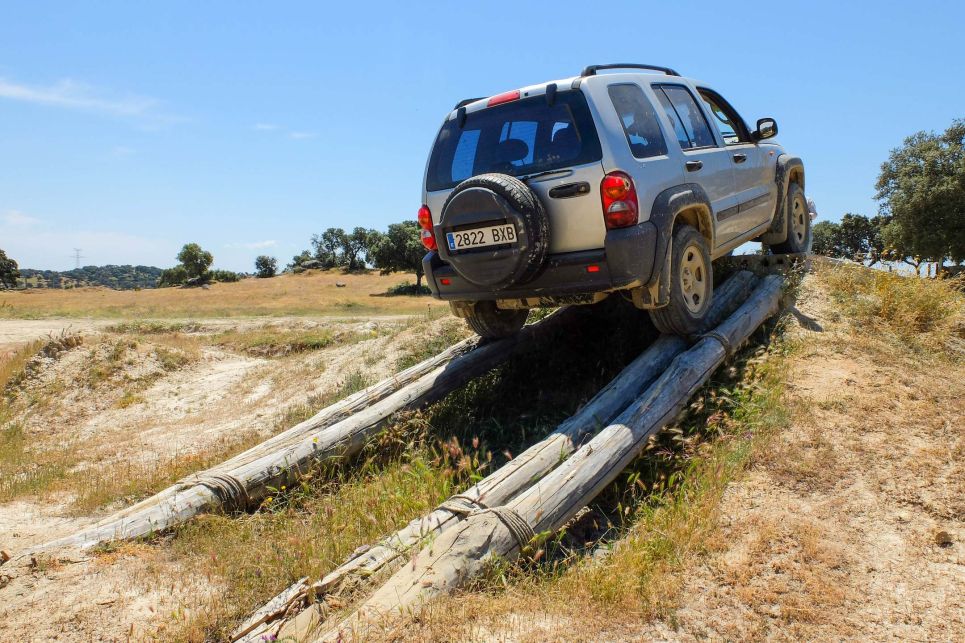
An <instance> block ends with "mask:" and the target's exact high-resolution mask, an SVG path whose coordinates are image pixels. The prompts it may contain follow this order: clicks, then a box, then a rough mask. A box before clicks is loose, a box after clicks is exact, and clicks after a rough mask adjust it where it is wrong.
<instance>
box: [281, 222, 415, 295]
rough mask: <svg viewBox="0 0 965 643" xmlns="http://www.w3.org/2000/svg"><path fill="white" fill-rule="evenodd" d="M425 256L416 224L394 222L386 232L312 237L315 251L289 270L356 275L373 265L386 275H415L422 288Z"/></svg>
mask: <svg viewBox="0 0 965 643" xmlns="http://www.w3.org/2000/svg"><path fill="white" fill-rule="evenodd" d="M425 254H426V249H425V248H424V247H423V246H422V242H421V241H420V240H419V225H418V223H416V222H415V221H402V222H401V223H393V224H391V225H390V226H389V227H388V229H387V230H386V231H385V232H379V231H378V230H372V229H369V228H362V227H357V228H354V229H353V230H352V231H351V232H346V231H345V230H343V229H342V228H328V229H327V230H325V231H324V232H322V233H321V234H316V235H312V239H311V248H310V249H308V250H304V251H302V252H301V253H300V254H297V255H295V256H294V257H292V261H291V263H290V264H288V267H287V269H288V270H292V271H294V272H301V271H304V270H307V269H311V268H321V269H332V268H341V269H343V270H345V271H346V272H355V271H359V270H364V269H366V268H367V267H368V266H372V267H373V268H376V269H377V270H379V271H380V272H381V273H382V274H388V273H391V272H412V273H414V274H415V276H416V287H417V288H421V286H422V277H423V271H422V258H423V257H424V256H425Z"/></svg>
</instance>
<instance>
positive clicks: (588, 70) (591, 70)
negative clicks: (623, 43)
mask: <svg viewBox="0 0 965 643" xmlns="http://www.w3.org/2000/svg"><path fill="white" fill-rule="evenodd" d="M601 69H649V70H651V71H662V72H663V73H665V74H667V75H668V76H679V75H680V74H678V73H677V72H676V71H674V70H673V69H671V68H670V67H660V66H658V65H641V64H638V63H613V64H610V65H590V66H588V67H585V68H584V69H583V72H582V73H580V77H581V78H582V77H584V76H596V72H598V71H600V70H601Z"/></svg>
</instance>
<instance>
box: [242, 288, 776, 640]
mask: <svg viewBox="0 0 965 643" xmlns="http://www.w3.org/2000/svg"><path fill="white" fill-rule="evenodd" d="M756 283H757V278H756V277H755V276H754V275H753V274H752V273H750V272H746V271H742V272H738V273H736V274H735V275H733V276H732V277H730V278H729V279H728V280H727V281H726V282H725V283H724V284H722V285H721V286H720V288H718V290H717V292H716V293H715V294H714V303H713V307H712V308H711V310H710V311H709V312H708V320H709V322H710V323H711V324H713V323H715V322H716V321H718V320H719V319H720V318H722V317H724V316H725V315H727V314H728V313H730V312H732V311H733V310H734V309H735V308H736V307H737V306H738V305H739V304H740V302H742V301H743V300H744V299H746V298H747V295H748V294H749V293H750V292H751V290H752V289H753V287H754V285H756ZM686 346H687V342H686V341H685V340H683V339H681V338H679V337H673V336H669V335H664V336H661V337H660V338H659V339H658V340H657V341H656V342H654V343H653V344H652V345H651V346H650V347H649V348H648V349H647V350H646V351H644V352H643V353H642V354H641V355H640V356H638V357H637V358H636V359H635V360H634V361H633V362H631V363H630V364H629V365H628V366H627V367H626V368H624V369H623V370H622V371H621V372H620V373H619V374H618V375H617V376H616V377H615V378H614V379H613V380H612V381H610V382H609V383H608V384H607V385H606V386H605V387H604V388H603V389H601V390H600V391H599V392H598V393H597V394H596V395H595V396H594V397H593V398H592V399H591V400H590V401H589V402H587V403H586V404H585V405H584V406H583V407H582V408H581V409H580V410H579V411H578V412H577V413H576V414H574V415H573V416H571V417H570V418H568V419H567V420H565V421H564V422H562V423H561V424H560V425H559V426H558V427H557V428H556V429H555V430H554V431H553V432H552V433H550V434H549V435H548V436H547V437H546V438H544V439H543V440H541V441H540V442H537V443H536V444H534V445H533V446H531V447H530V448H528V449H527V450H526V451H524V452H523V453H521V454H519V456H517V457H516V458H515V459H513V460H511V461H510V462H508V463H507V464H506V465H504V466H503V467H501V468H499V469H498V470H496V471H495V472H493V473H492V474H490V475H489V476H487V477H486V478H484V479H483V480H481V481H480V482H478V483H476V484H475V485H473V486H472V487H470V488H469V489H467V490H466V491H464V492H462V493H460V494H457V495H455V496H453V497H452V498H450V499H449V500H448V501H446V502H445V503H443V504H442V505H441V506H440V507H438V508H436V509H435V510H434V511H433V512H432V513H430V514H428V515H427V516H424V517H422V518H417V519H415V520H413V521H411V522H410V523H409V524H408V525H406V526H405V527H404V528H402V529H401V530H399V531H397V532H395V533H394V534H392V535H390V536H388V537H386V538H384V539H382V540H381V541H380V542H378V543H377V544H375V545H374V546H372V547H368V548H364V549H362V550H360V551H359V552H357V553H356V554H355V555H353V556H352V557H351V558H350V559H349V560H348V561H346V562H345V563H344V564H343V565H341V566H340V567H338V568H337V569H335V570H334V571H332V572H330V573H329V574H327V575H326V576H325V577H324V578H323V579H322V580H321V581H318V582H315V583H309V582H308V581H307V580H306V579H302V580H301V581H299V582H298V583H295V584H294V585H292V586H290V587H289V588H288V589H286V590H285V591H284V592H282V593H281V594H280V595H279V596H277V597H276V598H274V599H272V600H271V601H270V602H269V603H268V604H266V605H265V606H264V607H262V608H261V609H259V610H258V611H256V612H255V613H254V614H253V615H252V616H251V617H249V618H248V619H247V620H246V621H245V623H244V624H242V626H241V627H240V628H239V629H238V630H237V631H236V634H235V640H241V641H246V642H248V641H252V642H253V641H259V640H261V637H263V636H265V635H267V634H269V633H270V634H274V635H275V636H277V637H278V639H294V640H298V639H299V638H301V637H302V636H304V635H305V634H306V633H308V632H310V631H311V630H312V629H314V628H315V627H316V626H318V625H319V624H320V623H321V621H322V620H323V619H324V616H325V607H324V605H323V604H322V603H321V602H318V601H319V599H320V597H322V596H324V595H325V594H327V593H331V592H335V591H337V590H338V589H339V588H340V587H341V586H342V585H343V584H344V583H345V582H346V581H347V580H349V579H350V578H351V579H365V578H370V577H372V576H374V575H375V574H377V573H379V572H382V571H383V570H384V569H385V568H386V567H388V566H390V565H392V564H393V563H396V562H397V561H400V560H401V559H402V558H403V557H404V555H405V553H406V552H408V551H410V550H411V549H412V548H413V547H415V546H418V545H420V544H421V543H424V542H425V541H426V540H427V539H429V538H433V537H435V536H436V535H438V534H439V533H441V532H443V531H444V530H446V529H448V528H449V527H451V526H452V525H454V524H456V523H457V522H458V521H460V520H463V519H465V518H466V517H467V516H468V515H470V514H471V513H472V512H473V510H475V509H480V508H485V507H498V506H501V505H504V504H506V503H507V502H509V501H510V500H512V499H513V498H514V497H516V496H517V495H518V494H520V493H522V492H523V491H525V490H526V489H527V488H529V487H530V486H532V484H533V483H534V482H536V481H537V480H539V479H540V478H542V477H543V476H545V475H546V474H547V473H549V472H550V471H552V470H553V468H554V467H556V466H558V465H559V464H560V463H561V462H562V461H563V459H565V458H567V457H568V456H570V454H572V453H573V451H574V450H575V449H576V448H577V447H579V446H580V444H582V443H583V442H584V441H585V440H586V439H588V438H589V437H590V436H591V435H592V434H593V433H595V432H596V431H597V430H598V429H600V428H601V427H604V426H606V425H607V424H609V422H610V421H611V420H612V419H613V418H615V417H616V416H617V415H618V414H619V413H620V412H621V411H622V410H623V409H625V408H626V407H627V405H629V404H630V403H631V402H632V401H633V400H634V399H636V398H637V397H638V396H639V395H640V394H641V392H642V391H643V390H644V389H645V388H646V387H647V386H648V385H649V384H650V383H651V382H652V381H654V380H655V379H656V378H657V376H658V375H660V373H662V372H663V371H664V370H665V369H666V368H667V367H668V365H669V364H670V362H671V360H673V358H674V357H676V356H677V355H679V354H680V353H681V352H683V350H684V349H685V348H686ZM300 596H301V597H303V598H305V599H306V600H307V599H308V598H309V597H311V598H313V599H314V602H313V603H312V604H309V605H307V607H305V609H304V610H302V609H299V607H300V606H299V605H298V604H297V603H298V599H299V597H300ZM279 618H284V619H285V620H286V621H287V622H284V623H280V624H279V623H273V621H275V620H276V619H279Z"/></svg>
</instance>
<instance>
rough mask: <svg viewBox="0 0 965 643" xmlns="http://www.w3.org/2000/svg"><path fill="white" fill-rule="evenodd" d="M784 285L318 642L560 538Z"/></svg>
mask: <svg viewBox="0 0 965 643" xmlns="http://www.w3.org/2000/svg"><path fill="white" fill-rule="evenodd" d="M782 285H783V279H782V278H781V277H779V276H776V275H774V276H769V277H766V278H765V279H763V280H762V283H761V285H760V286H759V287H758V288H757V290H756V291H755V292H754V294H753V295H752V296H751V297H750V298H749V299H748V300H747V301H746V302H745V303H744V305H742V306H741V307H740V308H739V309H738V310H737V312H736V313H734V314H733V315H732V316H731V317H729V318H728V319H727V320H726V321H725V322H723V323H722V324H721V325H720V326H718V327H717V328H716V329H714V330H713V331H711V332H710V333H708V334H707V335H706V336H704V338H703V339H701V340H700V341H699V342H698V343H697V344H696V345H695V346H694V347H693V348H691V349H690V350H688V351H686V352H684V353H682V354H680V355H678V356H677V357H676V358H675V359H674V360H673V362H672V363H671V365H670V367H669V368H667V370H666V371H665V372H664V373H663V374H662V375H661V376H660V377H659V378H658V379H657V380H656V381H655V382H654V383H653V384H652V385H651V386H650V387H649V388H648V389H647V391H646V392H645V393H644V394H643V395H642V396H640V397H639V398H638V399H637V400H636V401H634V402H633V404H631V405H630V406H629V407H628V408H627V409H626V410H625V411H624V412H623V413H622V414H621V415H620V416H619V417H618V418H617V420H616V421H615V422H614V423H613V424H611V425H610V426H608V427H606V428H605V429H603V430H602V431H600V432H599V433H597V434H596V436H595V437H593V438H592V439H591V440H589V441H588V442H587V443H586V444H584V445H583V446H582V447H580V448H579V449H578V450H577V451H576V452H575V453H574V454H573V455H572V456H571V457H570V458H568V459H567V460H565V461H564V462H563V463H562V464H560V465H559V466H558V467H556V468H555V469H553V471H551V472H550V473H549V474H548V475H546V476H545V477H544V478H543V479H541V480H539V481H538V482H536V483H535V484H534V485H532V486H531V487H529V488H528V489H527V490H526V491H524V492H523V493H521V494H519V495H518V496H516V497H515V498H514V499H513V500H511V501H510V502H509V503H508V504H507V505H505V506H503V507H499V508H491V509H489V510H484V511H479V512H476V513H474V514H472V515H470V516H469V517H468V518H467V519H466V520H464V521H462V522H460V523H458V524H456V525H454V526H453V527H451V528H450V529H447V530H446V531H444V532H442V534H441V535H439V537H438V538H436V539H435V540H434V541H433V542H432V543H431V545H428V546H427V547H425V548H423V549H422V550H421V551H420V552H419V553H418V554H417V555H416V556H415V557H413V559H412V561H411V563H409V564H406V565H405V566H403V567H401V568H400V569H399V571H398V572H396V573H395V575H394V576H392V577H391V578H390V579H389V580H388V581H387V582H386V583H385V584H383V585H382V586H381V587H380V588H379V589H378V590H376V592H375V593H374V594H373V595H372V596H371V597H370V598H369V599H368V600H367V601H366V602H365V603H364V604H363V605H362V606H361V607H360V608H359V609H358V610H356V611H355V612H354V613H352V614H351V615H350V616H348V617H347V618H346V619H344V620H343V621H342V622H341V623H340V624H339V626H338V627H336V628H334V629H332V630H329V631H328V632H325V633H323V634H322V636H321V638H319V639H317V640H325V641H332V640H345V638H361V639H364V638H366V628H367V627H373V624H378V623H380V622H383V623H384V621H385V619H393V618H398V617H399V616H400V615H402V614H405V615H411V614H413V613H416V612H417V611H418V610H419V609H420V607H421V606H422V605H423V604H424V603H425V601H427V600H430V599H431V598H433V597H434V596H437V595H439V594H441V593H443V592H448V591H451V590H453V589H455V588H458V587H460V586H462V585H464V584H465V582H466V581H467V580H469V579H470V578H472V577H473V576H474V575H476V574H478V573H479V572H480V571H481V570H482V569H483V568H484V566H485V565H487V564H488V563H490V562H491V561H493V560H495V559H506V560H511V559H514V558H516V557H517V556H518V555H519V554H520V551H521V550H522V549H523V547H525V546H526V544H527V542H528V539H529V538H531V536H532V535H533V534H534V533H541V532H553V531H556V530H558V529H559V528H560V527H561V526H562V525H564V524H565V523H566V522H567V521H568V520H570V519H571V518H572V517H573V516H575V515H576V513H577V512H578V511H579V510H580V509H581V508H582V507H584V506H586V505H587V504H588V503H589V502H590V501H591V500H592V499H593V498H594V497H595V496H596V495H597V494H599V492H600V491H602V490H603V489H604V488H605V487H606V486H607V485H609V484H610V483H611V482H613V480H615V479H616V477H617V476H618V475H619V473H620V472H621V471H622V470H623V469H624V468H625V467H626V466H627V465H628V464H629V463H630V462H631V461H632V460H633V459H634V458H635V457H636V456H637V455H638V454H639V453H640V452H641V450H642V449H643V448H644V447H645V446H646V444H647V441H648V439H649V438H650V436H651V435H653V434H654V433H656V432H657V431H659V430H660V429H661V428H663V427H664V426H665V425H666V424H668V423H669V422H671V421H672V420H673V419H674V418H675V417H676V416H677V415H678V414H679V413H680V411H681V410H682V409H683V408H684V406H685V405H686V403H687V401H688V400H689V399H690V397H691V396H692V395H693V393H694V392H695V391H696V390H697V389H698V388H700V387H701V386H702V385H703V384H704V383H705V382H706V381H707V379H708V378H709V377H710V375H711V374H712V373H713V372H714V370H716V369H717V367H718V366H720V365H721V364H722V363H723V362H724V360H725V359H726V357H727V356H728V354H730V353H732V352H733V351H734V350H735V349H736V347H738V346H739V345H740V344H741V343H743V342H744V341H746V340H747V338H748V337H749V336H750V335H751V333H753V332H754V330H756V329H757V328H758V327H759V326H760V325H761V324H762V323H763V322H764V321H765V320H766V319H767V318H768V317H770V316H771V315H773V314H775V313H776V312H777V311H778V309H779V307H780V300H781V290H782Z"/></svg>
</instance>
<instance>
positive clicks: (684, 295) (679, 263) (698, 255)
mask: <svg viewBox="0 0 965 643" xmlns="http://www.w3.org/2000/svg"><path fill="white" fill-rule="evenodd" d="M671 243H672V244H673V245H672V247H671V250H670V252H671V256H670V303H668V304H667V305H666V306H664V307H663V308H656V309H654V310H651V311H650V319H652V320H653V325H654V326H656V327H657V330H659V331H660V332H661V333H669V334H671V335H681V336H687V335H693V334H694V333H699V332H701V331H702V330H704V317H705V316H706V315H707V311H708V310H709V309H710V300H711V298H712V297H713V296H714V269H713V266H712V265H711V263H710V251H709V250H708V249H707V240H706V239H704V236H703V235H702V234H700V233H699V232H697V230H696V229H694V228H693V226H689V225H682V226H678V227H677V228H675V229H674V231H673V239H672V240H671Z"/></svg>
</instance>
